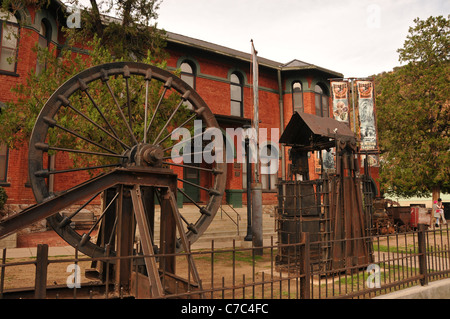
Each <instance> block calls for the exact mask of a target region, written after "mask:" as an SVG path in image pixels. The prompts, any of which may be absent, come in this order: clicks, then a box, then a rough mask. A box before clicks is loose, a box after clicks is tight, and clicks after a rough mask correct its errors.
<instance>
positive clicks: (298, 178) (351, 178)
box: [277, 113, 373, 271]
mask: <svg viewBox="0 0 450 319" xmlns="http://www.w3.org/2000/svg"><path fill="white" fill-rule="evenodd" d="M280 143H282V144H285V145H286V146H291V149H290V158H291V160H292V161H293V163H292V165H291V166H290V168H291V170H290V171H291V180H281V181H279V183H278V207H277V221H278V234H279V242H280V243H283V244H290V243H299V242H301V241H302V240H303V234H304V233H308V234H309V236H310V240H309V241H310V243H311V245H310V256H309V258H310V261H311V263H312V264H313V266H314V267H316V268H317V269H321V270H324V271H327V270H337V269H343V268H345V267H351V266H355V265H364V264H367V262H369V261H370V260H371V258H372V256H371V248H370V247H371V245H370V243H368V242H367V241H366V239H362V238H363V237H364V236H367V235H368V230H369V228H370V225H371V221H370V217H371V212H370V211H369V208H370V207H371V205H372V203H371V200H372V196H373V194H372V192H371V191H370V186H371V185H370V179H369V178H368V177H367V176H366V175H367V171H368V170H367V167H366V168H365V172H364V174H360V172H359V164H358V161H357V157H356V154H357V143H356V138H355V135H354V134H353V132H352V131H351V130H350V129H349V128H348V126H347V125H346V124H344V123H341V122H338V121H336V120H334V119H331V118H323V117H319V116H315V115H312V114H306V113H302V114H299V113H294V115H293V116H292V118H291V120H290V121H289V123H288V125H287V126H286V129H285V130H284V132H283V134H282V136H281V137H280ZM330 148H335V152H336V156H335V162H336V165H335V168H334V169H333V170H331V171H324V170H323V168H322V170H321V175H320V177H319V178H318V179H316V180H310V179H309V172H308V167H309V166H308V162H307V156H308V155H307V154H308V152H315V151H317V152H319V155H320V159H322V155H321V154H322V150H327V149H330ZM301 258H302V256H301V254H300V253H298V252H296V251H294V250H292V249H291V248H289V247H287V248H286V249H284V248H282V249H280V250H279V255H278V256H277V262H278V264H279V267H280V268H282V267H286V265H287V267H291V269H294V268H295V267H294V266H295V265H296V264H298V265H299V264H301V260H300V259H301Z"/></svg>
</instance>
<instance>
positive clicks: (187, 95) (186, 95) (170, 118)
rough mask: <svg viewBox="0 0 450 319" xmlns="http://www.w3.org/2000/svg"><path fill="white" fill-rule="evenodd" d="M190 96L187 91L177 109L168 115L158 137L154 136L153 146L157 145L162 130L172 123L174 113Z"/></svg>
mask: <svg viewBox="0 0 450 319" xmlns="http://www.w3.org/2000/svg"><path fill="white" fill-rule="evenodd" d="M190 94H191V92H190V91H187V92H186V93H185V94H184V95H183V97H182V98H181V101H180V103H178V105H177V107H176V108H175V110H174V111H173V112H172V114H170V117H169V119H168V120H167V121H166V123H165V124H164V127H163V128H162V129H161V130H160V131H159V134H158V136H156V138H155V140H154V141H153V144H157V142H158V139H159V138H160V136H161V134H162V133H163V132H164V130H165V129H166V127H167V125H169V123H170V121H172V118H173V117H174V116H175V113H177V111H178V109H179V108H180V106H181V105H182V104H183V103H184V102H186V101H187V99H188V97H189V95H190Z"/></svg>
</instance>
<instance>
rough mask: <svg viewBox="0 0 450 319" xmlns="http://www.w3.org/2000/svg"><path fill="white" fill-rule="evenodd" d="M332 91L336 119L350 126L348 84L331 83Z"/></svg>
mask: <svg viewBox="0 0 450 319" xmlns="http://www.w3.org/2000/svg"><path fill="white" fill-rule="evenodd" d="M331 91H332V92H333V115H334V119H335V120H337V121H339V122H346V123H348V124H349V125H350V118H349V116H348V112H349V108H348V83H347V82H335V81H331Z"/></svg>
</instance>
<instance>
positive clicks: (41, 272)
mask: <svg viewBox="0 0 450 319" xmlns="http://www.w3.org/2000/svg"><path fill="white" fill-rule="evenodd" d="M47 266H48V245H46V244H39V245H38V246H37V254H36V277H35V280H34V298H35V299H45V298H46V297H47Z"/></svg>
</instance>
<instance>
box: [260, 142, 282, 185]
mask: <svg viewBox="0 0 450 319" xmlns="http://www.w3.org/2000/svg"><path fill="white" fill-rule="evenodd" d="M263 147H264V148H266V149H265V150H264V149H263V150H262V152H261V153H263V152H264V151H265V152H267V153H266V155H267V156H268V158H266V159H265V160H264V161H263V160H261V187H262V189H265V190H276V183H277V178H278V175H277V172H278V169H274V167H273V163H271V161H273V160H275V161H277V162H278V156H279V154H278V150H277V148H276V147H275V146H273V145H272V144H267V145H265V146H263ZM269 158H270V160H269ZM277 164H278V163H277ZM271 165H272V167H271ZM277 167H278V166H277Z"/></svg>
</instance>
